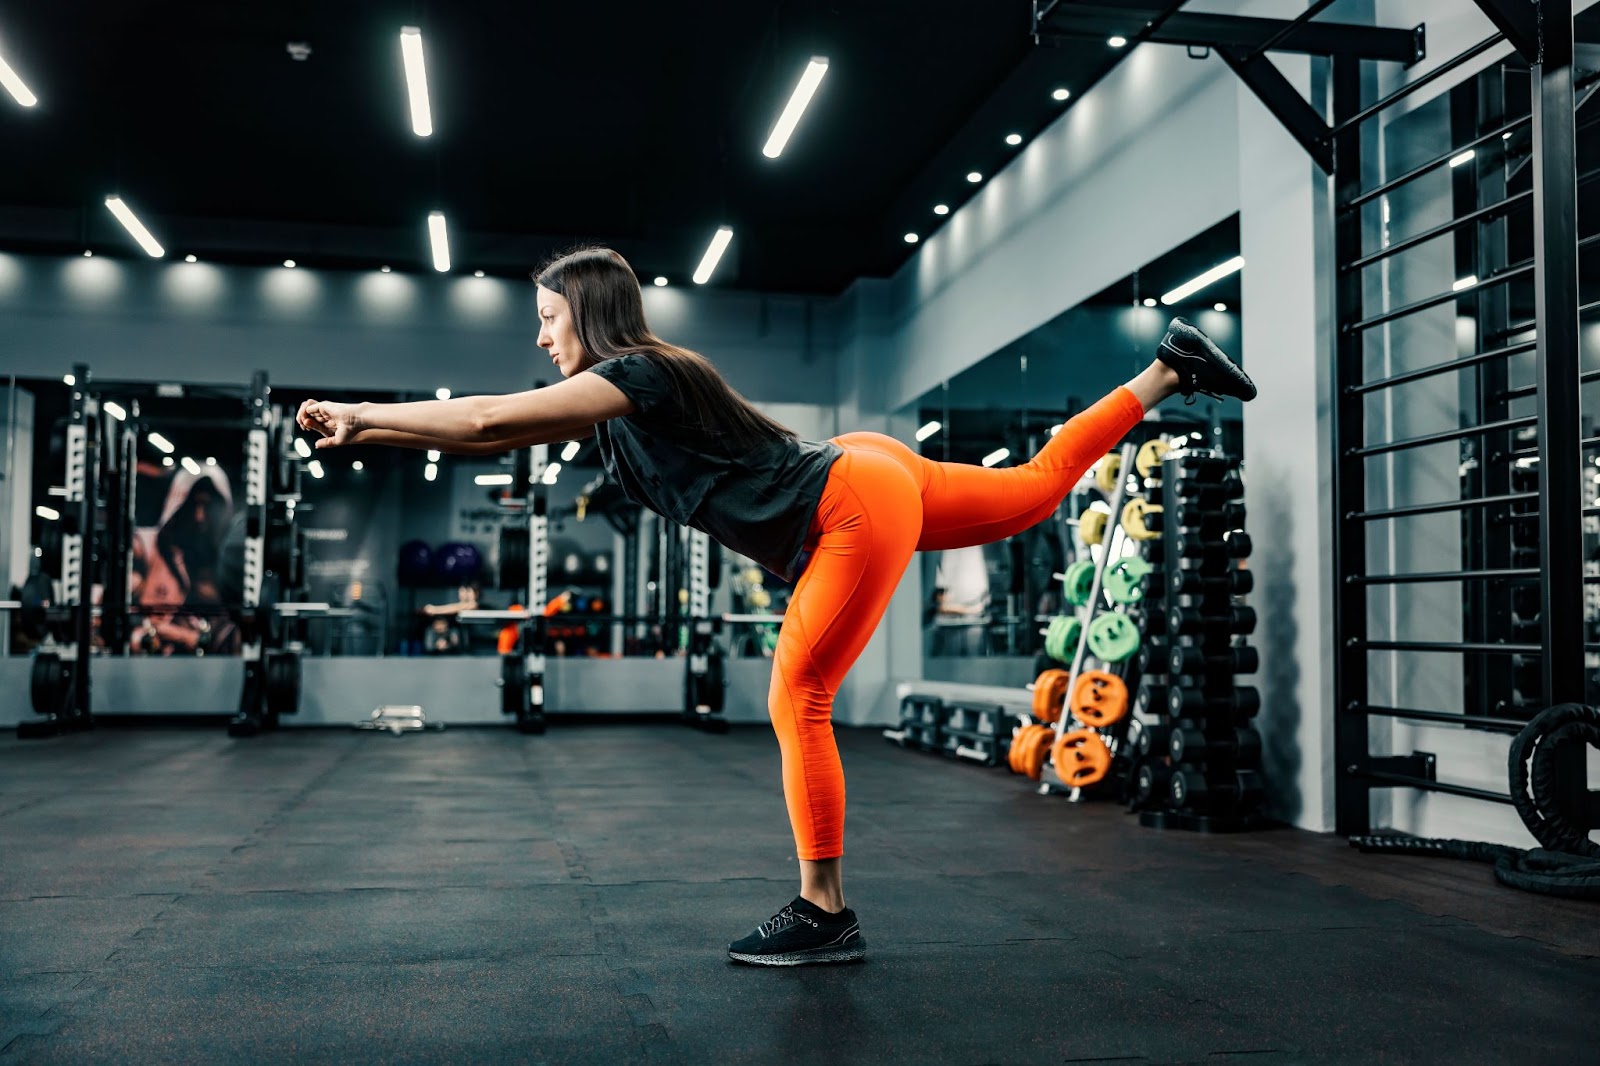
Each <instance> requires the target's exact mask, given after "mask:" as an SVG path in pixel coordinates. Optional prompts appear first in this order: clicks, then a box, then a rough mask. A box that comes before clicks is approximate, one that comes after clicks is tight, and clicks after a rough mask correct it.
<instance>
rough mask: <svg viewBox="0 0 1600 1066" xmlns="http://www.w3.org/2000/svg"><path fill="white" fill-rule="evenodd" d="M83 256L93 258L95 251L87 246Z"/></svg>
mask: <svg viewBox="0 0 1600 1066" xmlns="http://www.w3.org/2000/svg"><path fill="white" fill-rule="evenodd" d="M83 257H84V258H85V259H93V258H94V252H92V251H90V250H89V249H88V248H85V249H84V250H83Z"/></svg>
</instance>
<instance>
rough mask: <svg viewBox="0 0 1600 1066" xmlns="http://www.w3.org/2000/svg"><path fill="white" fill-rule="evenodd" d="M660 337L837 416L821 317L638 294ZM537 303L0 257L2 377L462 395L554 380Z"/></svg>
mask: <svg viewBox="0 0 1600 1066" xmlns="http://www.w3.org/2000/svg"><path fill="white" fill-rule="evenodd" d="M644 297H645V309H646V313H647V315H648V316H649V318H650V320H651V324H652V326H654V328H655V329H656V330H657V332H659V333H661V334H662V335H663V336H665V337H667V338H669V339H671V340H673V341H675V342H676V343H679V344H683V345H684V346H686V347H690V348H695V349H697V350H700V351H702V352H704V353H705V354H706V355H707V356H708V357H709V358H711V360H712V361H713V362H715V363H716V364H717V366H718V367H719V368H721V369H722V370H723V372H724V373H725V374H726V375H727V377H728V380H729V381H730V382H731V383H732V384H733V386H734V387H735V388H737V389H739V390H740V391H741V392H743V393H744V394H745V395H746V396H747V397H748V398H749V399H752V400H770V401H777V402H786V403H811V404H829V405H831V404H832V403H833V402H834V393H835V388H836V385H835V381H834V368H833V359H832V352H831V350H830V349H829V347H828V346H827V345H826V344H825V343H823V341H822V337H821V334H820V331H819V330H817V329H816V328H814V320H815V319H816V318H817V316H818V314H819V310H818V308H819V305H821V304H823V303H825V301H819V300H816V299H811V298H805V297H793V296H757V295H752V294H746V293H737V292H721V291H716V290H708V289H697V290H693V291H691V290H688V289H680V288H676V287H670V288H660V289H658V288H656V287H654V286H648V287H646V288H645V290H644ZM537 334H538V326H537V323H536V321H535V315H534V309H533V287H532V285H531V284H529V283H527V282H524V281H518V282H511V281H506V280H503V279H498V278H474V277H453V276H452V277H444V276H440V275H436V274H431V275H410V274H401V273H391V274H383V273H379V272H377V271H326V270H308V269H305V268H298V269H295V270H288V269H285V268H283V267H269V268H255V267H234V266H216V265H213V264H209V263H183V262H167V261H159V262H157V261H152V260H149V259H120V258H112V257H110V256H104V255H102V256H96V257H94V258H92V259H86V258H83V257H82V256H70V257H55V256H21V255H6V254H0V374H16V375H18V376H21V377H29V376H38V377H59V376H60V375H61V374H63V373H65V372H67V371H68V370H70V369H71V366H72V364H73V363H74V362H77V361H82V362H86V363H88V364H89V366H90V369H91V370H92V371H93V373H94V375H95V376H96V377H98V378H100V379H102V380H135V381H163V380H166V381H183V382H195V383H207V384H242V383H248V381H249V379H250V373H251V371H253V370H256V369H263V370H266V371H267V373H268V379H269V380H270V381H273V382H275V383H277V384H279V385H316V386H321V387H325V388H329V389H338V388H351V389H358V388H377V389H392V390H416V391H425V392H432V391H433V390H434V389H435V388H438V387H439V386H441V385H443V386H448V387H449V388H451V389H453V390H454V391H456V392H458V393H465V392H491V391H506V390H511V389H519V388H526V387H528V385H529V384H530V383H532V382H533V381H535V380H540V379H542V380H545V381H547V382H550V381H554V380H555V376H556V375H555V373H554V371H553V368H552V367H551V366H550V364H549V361H548V357H547V356H545V354H544V353H543V352H542V351H540V350H539V349H538V348H537V346H536V345H535V344H534V339H535V337H536V336H537Z"/></svg>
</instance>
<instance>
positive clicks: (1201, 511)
mask: <svg viewBox="0 0 1600 1066" xmlns="http://www.w3.org/2000/svg"><path fill="white" fill-rule="evenodd" d="M1155 518H1160V519H1164V520H1166V521H1168V522H1170V523H1171V525H1170V528H1171V529H1208V528H1221V529H1239V528H1242V527H1243V526H1244V504H1242V503H1239V502H1237V501H1234V502H1232V503H1224V504H1221V505H1220V506H1216V507H1207V506H1205V505H1203V504H1199V503H1180V504H1176V505H1174V506H1172V507H1169V508H1167V509H1166V510H1164V511H1156V512H1153V513H1152V514H1150V515H1147V516H1146V518H1145V524H1146V525H1150V520H1151V519H1155ZM1150 528H1151V529H1154V528H1155V527H1154V526H1150ZM1163 528H1169V527H1163Z"/></svg>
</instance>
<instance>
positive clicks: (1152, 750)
mask: <svg viewBox="0 0 1600 1066" xmlns="http://www.w3.org/2000/svg"><path fill="white" fill-rule="evenodd" d="M1141 726H1142V728H1140V730H1139V736H1138V738H1137V739H1135V740H1134V742H1133V750H1134V754H1135V755H1137V756H1138V757H1139V758H1141V759H1145V758H1149V757H1150V756H1156V757H1158V758H1159V757H1161V756H1164V755H1166V753H1167V745H1168V744H1169V743H1171V739H1170V738H1171V734H1172V729H1171V727H1169V726H1164V725H1151V724H1150V723H1148V722H1144V723H1141Z"/></svg>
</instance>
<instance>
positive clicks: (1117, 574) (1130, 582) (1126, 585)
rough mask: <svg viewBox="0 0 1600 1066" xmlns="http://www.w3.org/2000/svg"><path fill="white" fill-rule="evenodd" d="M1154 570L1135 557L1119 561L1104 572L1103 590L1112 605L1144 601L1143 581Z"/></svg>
mask: <svg viewBox="0 0 1600 1066" xmlns="http://www.w3.org/2000/svg"><path fill="white" fill-rule="evenodd" d="M1153 569H1154V568H1153V567H1152V566H1151V565H1150V564H1149V563H1147V562H1145V561H1144V560H1143V559H1140V558H1138V557H1137V556H1129V557H1127V558H1125V559H1119V560H1117V562H1116V565H1114V566H1112V567H1111V569H1109V570H1107V571H1106V577H1105V582H1104V584H1105V590H1106V595H1107V596H1110V597H1111V602H1112V603H1120V604H1123V605H1127V604H1130V603H1138V602H1139V601H1140V600H1142V599H1144V587H1143V586H1144V579H1145V578H1147V577H1149V576H1150V573H1151V571H1152V570H1153Z"/></svg>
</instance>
